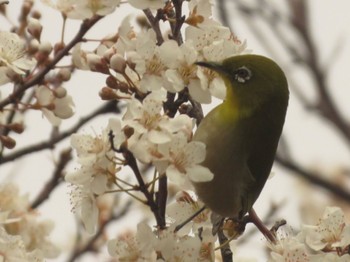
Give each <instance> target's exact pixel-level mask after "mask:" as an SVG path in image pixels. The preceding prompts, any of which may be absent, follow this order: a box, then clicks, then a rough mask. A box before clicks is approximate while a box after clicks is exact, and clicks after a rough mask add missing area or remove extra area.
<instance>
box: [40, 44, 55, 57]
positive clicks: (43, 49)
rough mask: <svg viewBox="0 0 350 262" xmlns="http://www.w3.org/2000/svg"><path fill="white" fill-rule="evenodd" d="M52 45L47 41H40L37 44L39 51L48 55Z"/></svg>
mask: <svg viewBox="0 0 350 262" xmlns="http://www.w3.org/2000/svg"><path fill="white" fill-rule="evenodd" d="M52 49H53V48H52V45H51V43H50V42H48V41H44V42H41V43H40V45H39V51H40V52H41V53H43V54H46V55H49V54H50V53H51V51H52Z"/></svg>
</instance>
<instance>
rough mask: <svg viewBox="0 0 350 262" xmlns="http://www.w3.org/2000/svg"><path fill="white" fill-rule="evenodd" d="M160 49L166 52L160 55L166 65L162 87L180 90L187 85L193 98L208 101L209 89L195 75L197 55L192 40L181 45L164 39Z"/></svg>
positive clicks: (209, 99)
mask: <svg viewBox="0 0 350 262" xmlns="http://www.w3.org/2000/svg"><path fill="white" fill-rule="evenodd" d="M160 49H161V50H164V51H163V53H167V55H162V56H161V59H162V61H163V63H164V64H165V65H166V66H167V67H168V69H167V70H166V71H165V75H164V79H165V80H166V81H165V83H164V87H165V88H166V89H167V90H168V91H170V92H180V91H182V90H183V89H184V88H185V87H187V88H188V90H189V93H190V95H191V96H192V97H193V98H194V99H195V100H197V101H198V102H200V103H210V101H211V96H210V93H209V90H208V89H206V88H204V87H202V85H201V82H200V79H199V78H198V76H197V70H198V67H197V66H196V65H195V64H194V63H195V62H197V61H198V59H199V56H198V52H197V50H196V49H195V48H194V46H193V44H192V41H186V42H185V43H184V44H182V45H181V46H178V45H177V44H176V42H175V41H166V42H165V43H163V44H162V45H161V46H160Z"/></svg>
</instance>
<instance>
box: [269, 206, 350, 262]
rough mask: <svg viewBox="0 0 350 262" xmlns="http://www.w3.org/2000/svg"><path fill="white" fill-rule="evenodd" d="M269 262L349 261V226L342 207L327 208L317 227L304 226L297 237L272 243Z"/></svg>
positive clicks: (286, 237) (288, 237)
mask: <svg viewBox="0 0 350 262" xmlns="http://www.w3.org/2000/svg"><path fill="white" fill-rule="evenodd" d="M269 248H270V249H271V260H270V261H278V262H280V261H281V262H282V261H305V262H307V261H310V262H316V261H322V262H328V261H337V262H345V261H350V253H349V251H350V224H348V223H346V220H345V217H344V213H343V211H342V210H341V209H340V208H339V207H327V208H326V209H325V211H324V213H323V215H322V217H321V218H320V219H319V221H318V222H317V224H316V225H303V226H302V228H301V231H300V233H298V234H297V235H296V236H287V235H286V236H282V237H279V239H278V241H277V242H276V243H275V244H269Z"/></svg>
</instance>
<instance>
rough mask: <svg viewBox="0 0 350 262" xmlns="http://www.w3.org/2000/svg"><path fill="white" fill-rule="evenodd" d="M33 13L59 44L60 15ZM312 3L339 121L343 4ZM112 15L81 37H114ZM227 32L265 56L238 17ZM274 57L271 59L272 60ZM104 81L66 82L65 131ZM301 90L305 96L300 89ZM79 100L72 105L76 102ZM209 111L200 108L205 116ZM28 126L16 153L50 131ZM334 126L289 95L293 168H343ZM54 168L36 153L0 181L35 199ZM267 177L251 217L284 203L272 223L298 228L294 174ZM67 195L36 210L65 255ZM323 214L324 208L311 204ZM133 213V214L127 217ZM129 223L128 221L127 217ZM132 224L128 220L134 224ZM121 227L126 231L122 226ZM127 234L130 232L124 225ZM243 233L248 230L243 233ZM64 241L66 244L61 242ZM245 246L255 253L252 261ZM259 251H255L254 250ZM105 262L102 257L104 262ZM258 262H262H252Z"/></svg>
mask: <svg viewBox="0 0 350 262" xmlns="http://www.w3.org/2000/svg"><path fill="white" fill-rule="evenodd" d="M36 2H37V5H38V7H39V10H45V11H44V12H43V13H42V15H43V19H42V21H43V24H44V31H43V35H42V39H43V40H48V41H51V42H56V41H57V40H58V39H59V37H60V32H61V18H60V14H59V13H58V12H57V11H55V10H52V9H50V8H47V7H45V9H42V7H43V6H42V4H41V2H40V1H36ZM274 2H276V4H280V3H281V2H282V1H276V0H275V1H274ZM310 2H311V8H310V10H312V17H311V18H312V21H311V23H312V28H313V35H314V37H315V39H316V40H317V44H318V45H319V46H320V49H319V53H320V55H321V59H322V62H323V64H324V65H325V66H328V61H329V59H330V57H331V56H332V52H333V50H334V47H336V46H339V47H341V48H342V49H341V53H340V54H341V55H340V56H339V57H338V58H337V59H338V60H337V62H336V63H333V64H332V66H331V67H332V70H331V72H332V74H331V76H330V79H329V82H330V83H331V85H330V86H331V87H332V94H333V95H334V99H335V100H336V101H338V105H340V107H341V109H342V111H343V112H345V114H346V116H347V115H349V113H350V106H349V98H350V91H349V83H350V74H349V72H348V68H349V65H350V48H349V40H350V39H349V36H350V27H349V24H350V16H349V10H350V2H349V1H348V0H338V1H332V0H324V1H317V0H313V1H310ZM21 3H22V1H17V0H16V1H14V0H12V1H10V5H9V13H10V17H12V18H13V20H15V19H16V17H17V14H18V8H19V6H20V5H21ZM119 9H120V10H118V11H117V12H116V13H114V14H113V15H110V16H108V17H106V18H105V19H103V20H102V21H101V22H100V23H98V24H97V25H96V26H95V27H94V28H93V29H92V30H91V31H89V33H88V36H87V37H89V36H90V37H93V38H97V39H98V38H101V37H103V36H105V35H106V34H108V33H110V32H112V31H113V32H114V31H115V30H116V28H117V27H118V24H119V23H118V21H120V20H121V19H122V18H123V17H124V16H125V14H127V13H129V12H130V10H128V9H127V8H126V5H122V6H121V7H120V8H119ZM230 12H231V11H230ZM235 14H236V12H235V11H234V10H232V16H233V17H235ZM235 21H236V22H235V25H234V28H235V30H236V33H237V35H238V37H239V38H241V39H242V40H243V39H246V40H247V42H248V48H249V49H252V50H253V52H254V53H257V54H265V55H267V56H270V57H271V55H270V54H268V53H267V52H266V50H264V49H263V48H262V47H261V45H260V43H259V42H258V41H257V40H256V39H255V37H254V35H252V34H251V33H250V32H249V30H247V28H246V27H245V25H244V24H242V23H241V22H239V19H238V18H237V19H236V20H235ZM5 23H6V22H4V21H2V20H0V29H1V30H3V29H4V28H3V26H5V27H6V26H8V25H5ZM78 26H79V22H77V21H73V20H68V23H67V31H66V32H67V34H66V36H67V37H66V39H69V38H70V36H71V35H73V34H74V33H75V32H76V31H77V28H78ZM274 49H275V50H277V52H280V48H279V47H278V46H276V47H275V46H274ZM272 58H273V56H272ZM278 62H279V63H280V65H281V66H282V67H283V68H284V69H285V70H286V73H287V75H288V74H290V75H297V76H298V77H299V76H300V77H299V78H298V81H300V82H299V83H300V86H303V91H305V92H306V93H307V94H308V95H309V96H310V97H312V96H313V95H314V94H313V93H312V92H310V85H311V81H310V79H307V78H305V74H304V73H303V72H302V71H299V72H296V71H295V69H294V68H293V67H290V66H289V65H288V61H278ZM104 79H105V77H104V76H100V75H99V74H94V73H90V72H87V73H86V72H81V73H79V74H77V76H74V77H72V80H71V81H70V82H69V86H68V85H67V86H66V87H67V89H68V92H69V93H70V94H71V95H72V96H73V98H74V99H75V100H74V101H75V103H76V115H75V116H74V117H73V118H72V119H69V120H67V121H65V122H64V123H63V125H62V129H63V130H64V129H65V128H66V127H69V126H70V125H71V124H73V123H74V122H75V121H76V120H77V119H79V116H81V115H85V114H87V113H88V112H90V111H91V109H92V108H97V107H98V105H99V104H101V101H100V100H99V97H98V96H97V94H98V92H99V90H100V88H101V87H102V86H104ZM304 87H305V89H304ZM77 98H79V100H78V99H77ZM209 109H210V108H209V107H206V108H205V110H206V111H208V110H209ZM29 117H30V118H29V119H30V121H29V122H28V130H26V131H25V133H24V134H22V135H21V136H20V138H19V139H18V141H17V142H18V148H20V147H22V146H25V145H29V144H32V143H33V141H39V140H40V139H42V138H43V137H47V136H48V134H49V132H50V124H49V123H48V122H47V121H46V119H43V118H42V117H41V116H40V114H39V113H37V112H35V114H30V116H29ZM106 123H107V121H106V118H104V119H97V120H95V121H92V122H90V123H89V124H88V125H86V126H85V127H84V129H83V130H85V131H86V132H92V131H95V132H96V133H99V132H100V130H102V129H103V128H104V126H105V125H106ZM332 129H333V127H331V126H329V125H328V124H325V123H324V122H322V123H321V122H320V121H319V118H315V117H314V116H313V115H311V114H309V113H305V111H304V110H303V109H302V107H301V106H300V104H299V102H298V101H297V100H296V98H295V96H294V95H293V91H292V93H291V99H290V106H289V110H288V114H287V119H286V124H285V128H284V134H285V135H286V138H287V139H288V142H289V144H291V145H292V146H291V149H292V153H293V155H294V157H295V158H296V159H297V160H298V161H300V163H302V164H305V165H307V166H308V167H309V166H311V167H314V168H315V169H316V170H320V171H323V172H332V171H334V170H335V169H336V168H338V167H339V166H344V167H347V168H350V167H349V148H347V147H346V145H345V144H344V142H343V141H342V139H341V138H340V137H339V136H337V134H336V133H334V132H333V130H332ZM67 145H68V140H66V141H65V142H64V143H62V145H61V144H60V145H59V146H58V148H57V149H62V148H65V147H67ZM58 152H59V150H55V153H56V155H55V153H54V157H57V153H58ZM73 167H74V163H71V164H70V165H69V168H68V170H72V168H73ZM52 169H53V155H52V154H51V152H50V151H43V152H41V153H40V154H34V156H31V157H28V158H21V159H19V160H18V161H16V165H12V164H7V165H4V166H1V167H0V173H1V178H0V179H4V177H5V180H7V181H10V180H15V181H16V183H18V184H19V185H20V187H21V191H22V192H23V193H25V192H28V193H30V196H31V198H34V197H35V196H36V193H37V192H38V190H40V189H41V188H42V186H43V181H45V180H47V179H48V178H49V177H50V176H51V173H52ZM273 172H274V173H275V176H274V177H273V178H272V179H270V180H269V181H268V182H267V184H266V186H265V188H264V190H263V192H262V194H261V197H260V198H259V199H258V201H257V202H256V204H255V208H256V211H257V213H258V214H260V215H261V216H263V215H264V214H265V213H266V212H267V210H268V207H269V205H270V204H271V202H274V203H281V202H284V206H283V207H282V208H281V209H280V210H279V212H278V217H279V218H285V219H287V221H288V224H289V225H290V226H292V227H293V228H296V229H298V227H299V226H300V223H301V220H300V214H299V210H298V203H299V201H302V200H303V199H305V197H306V194H305V192H304V193H300V183H298V182H297V181H296V180H295V179H293V175H288V174H286V173H285V171H284V170H282V169H280V168H278V167H276V166H275V167H274V168H273ZM68 192H69V189H68V188H67V186H66V185H61V186H60V187H59V188H58V189H56V190H55V191H54V193H53V194H52V195H51V197H50V200H49V201H48V202H46V203H44V204H43V205H42V206H41V207H40V212H41V213H42V217H43V218H50V219H52V220H54V221H55V223H56V228H55V229H54V231H53V233H52V238H53V240H54V241H55V242H56V243H57V244H58V245H59V246H60V248H62V249H63V250H64V249H67V248H68V247H69V246H70V244H71V241H72V242H73V241H74V232H75V226H76V225H75V222H74V217H73V215H72V213H71V212H70V209H71V206H70V203H69V195H68ZM318 205H320V206H321V210H323V206H324V205H325V204H324V202H321V203H318ZM134 214H135V213H134ZM128 218H129V220H128V222H129V223H130V218H131V216H130V215H129V216H128ZM137 222H138V221H135V225H136V223H137ZM124 228H125V224H124ZM130 228H132V225H130ZM249 228H250V226H248V229H249ZM119 229H120V228H113V229H112V235H113V232H117V230H119ZM69 235H71V237H70V239H67V236H69ZM252 246H254V248H255V247H259V248H258V250H257V253H256V254H252V248H251V247H252ZM260 247H261V248H260ZM263 247H264V243H263V241H262V236H261V235H259V234H256V235H255V236H254V237H253V238H252V239H249V240H248V245H247V246H246V247H243V248H239V249H238V250H237V252H238V254H240V255H241V256H242V257H247V256H252V257H255V258H259V257H260V255H261V254H262V253H261V252H263V250H262V248H263ZM106 257H107V256H105V258H106ZM100 259H101V260H100V261H106V259H103V258H100ZM48 261H57V262H58V261H65V260H64V255H62V256H60V257H59V258H58V259H56V260H48ZM79 261H96V258H94V259H88V258H87V257H85V258H84V259H81V260H79ZM259 261H265V259H259Z"/></svg>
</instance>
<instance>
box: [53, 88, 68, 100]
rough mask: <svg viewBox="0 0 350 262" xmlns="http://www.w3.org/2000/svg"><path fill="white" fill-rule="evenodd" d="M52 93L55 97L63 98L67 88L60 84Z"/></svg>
mask: <svg viewBox="0 0 350 262" xmlns="http://www.w3.org/2000/svg"><path fill="white" fill-rule="evenodd" d="M53 94H54V96H55V97H57V98H63V97H65V96H66V95H67V90H66V89H65V88H64V87H62V86H60V87H57V88H56V89H54V91H53Z"/></svg>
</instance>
